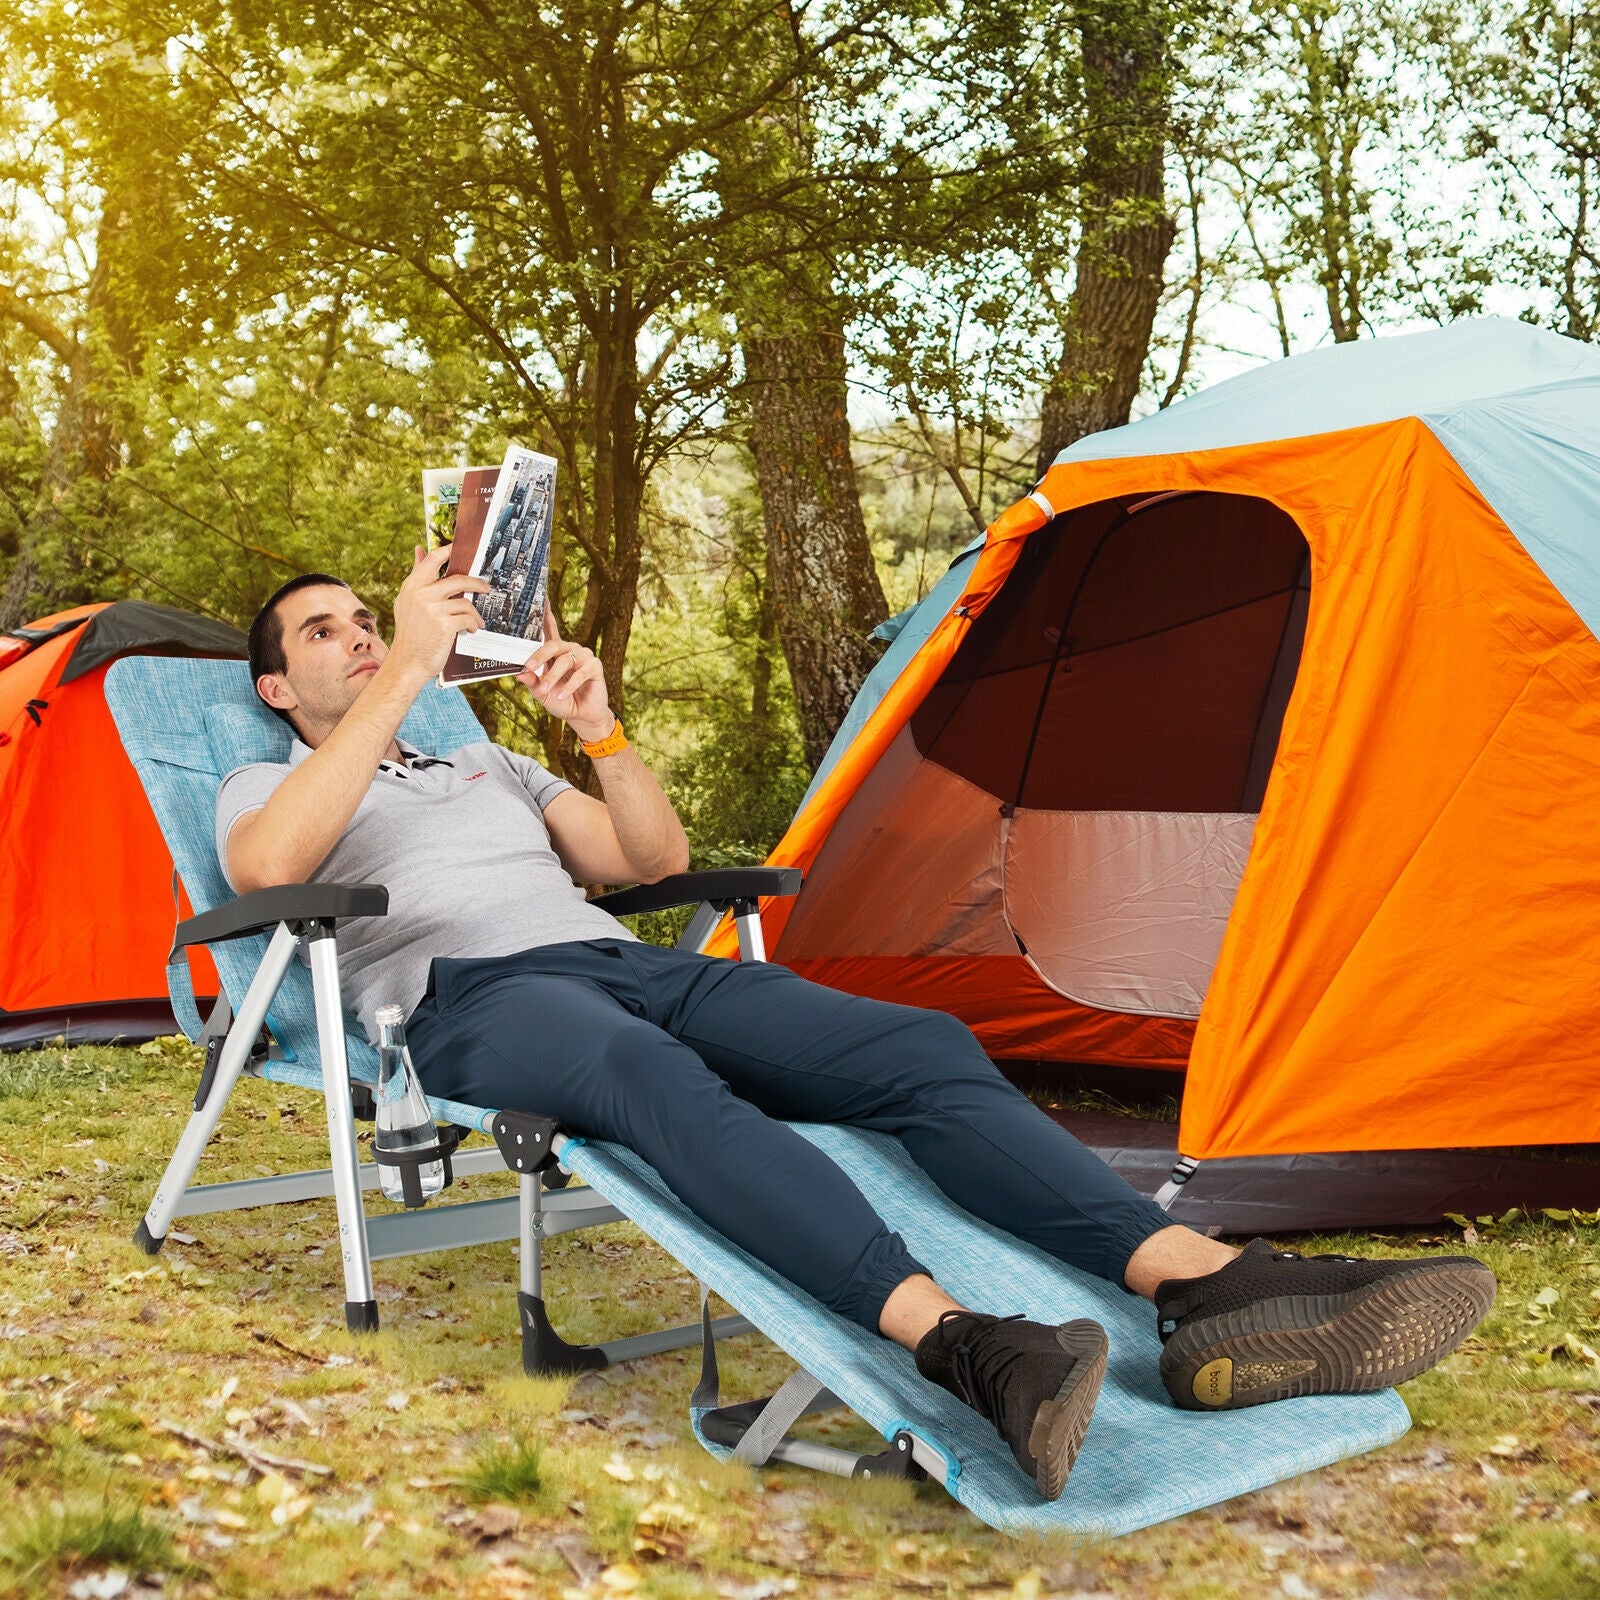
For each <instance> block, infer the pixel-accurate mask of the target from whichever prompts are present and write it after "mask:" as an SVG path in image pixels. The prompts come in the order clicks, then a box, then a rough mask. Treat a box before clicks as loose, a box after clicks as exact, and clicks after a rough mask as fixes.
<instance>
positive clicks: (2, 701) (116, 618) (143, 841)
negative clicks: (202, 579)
mask: <svg viewBox="0 0 1600 1600" xmlns="http://www.w3.org/2000/svg"><path fill="white" fill-rule="evenodd" d="M131 653H144V654H149V653H154V654H160V655H203V656H242V655H244V653H245V638H244V635H243V634H242V633H240V632H239V631H238V629H237V628H231V627H229V626H228V625H227V624H226V623H221V622H214V621H212V620H211V619H209V618H207V617H197V616H194V615H192V614H191V613H189V612H187V611H180V610H178V609H177V608H175V607H173V606H163V605H153V604H150V603H148V602H146V601H142V600H122V601H116V602H113V603H110V604H108V603H106V602H103V601H102V602H97V603H95V604H92V605H85V606H75V607H73V608H72V609H71V610H68V611H60V612H56V613H55V614H54V615H52V616H47V617H41V618H40V619H39V620H38V621H36V622H32V623H29V624H28V625H27V626H25V627H21V628H17V629H14V630H12V631H11V632H9V633H4V634H0V1048H8V1049H20V1048H23V1047H25V1046H28V1045H35V1044H41V1043H43V1042H45V1041H46V1040H49V1039H54V1038H56V1037H58V1036H59V1037H64V1038H66V1039H67V1040H68V1041H69V1042H73V1043H88V1042H92V1041H95V1040H108V1039H141V1038H143V1039H148V1038H150V1037H151V1036H152V1035H155V1034H164V1033H173V1032H175V1031H176V1029H177V1024H176V1023H175V1022H174V1021H173V1016H172V1006H171V1004H170V1002H169V1001H168V999H167V980H166V962H167V950H168V946H170V944H171V943H172V929H173V924H174V921H175V920H176V918H177V917H178V916H179V915H180V914H181V915H187V914H188V906H187V902H185V901H182V900H181V899H180V900H179V901H177V902H176V903H175V901H174V884H173V876H172V857H171V855H170V854H169V853H168V850H167V846H166V843H165V841H164V840H163V839H162V837H161V830H160V829H159V828H158V827H157V826H156V819H155V817H154V816H153V815H152V814H151V811H150V804H149V802H148V801H147V800H146V799H145V797H144V790H143V789H142V788H141V787H140V785H139V779H138V777H137V775H136V774H135V772H134V770H133V766H132V764H131V763H130V762H129V760H128V758H127V756H126V755H125V754H124V753H123V749H122V741H121V740H120V739H119V738H118V737H117V730H116V728H115V726H114V725H113V724H112V721H111V712H110V710H109V708H108V707H107V705H106V701H105V676H106V669H107V668H108V667H109V666H110V664H111V663H112V662H113V661H114V660H116V659H117V658H118V657H119V656H124V655H128V654H131ZM192 967H193V975H194V982H195V987H196V989H197V990H198V992H199V993H201V994H212V995H214V994H215V993H216V985H217V978H216V971H215V969H214V968H213V967H212V965H211V958H210V957H209V956H208V955H206V954H205V952H204V951H196V952H194V956H193V958H192Z"/></svg>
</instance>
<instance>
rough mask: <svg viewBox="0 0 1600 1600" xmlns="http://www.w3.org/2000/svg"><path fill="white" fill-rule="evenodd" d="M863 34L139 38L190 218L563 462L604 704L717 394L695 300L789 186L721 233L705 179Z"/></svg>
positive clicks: (563, 500)
mask: <svg viewBox="0 0 1600 1600" xmlns="http://www.w3.org/2000/svg"><path fill="white" fill-rule="evenodd" d="M872 15H873V13H872V12H871V10H870V8H863V9H860V10H858V11H857V12H855V13H852V14H849V15H841V16H839V17H836V18H830V19H828V20H826V21H824V22H820V23H818V24H816V25H813V24H812V23H811V21H810V19H809V18H807V17H806V16H805V15H804V14H803V13H800V12H793V13H791V12H790V11H789V10H787V9H785V8H784V7H781V6H780V7H777V8H774V7H772V6H770V5H767V4H758V3H756V0H694V3H691V4H687V5H685V4H673V5H667V4H665V3H663V0H652V3H648V4H644V5H636V4H622V3H620V0H602V3H599V4H580V3H578V0H563V3H560V4H557V5H554V6H551V7H546V8H543V9H535V10H531V11H530V10H528V9H527V8H525V7H522V6H520V5H514V4H512V3H511V0H429V3H426V4H415V3H406V4H400V3H378V4H362V5H359V6H357V5H355V4H353V3H352V0H342V3H340V0H336V3H330V4H328V5H324V6H320V7H316V8H310V9H308V8H305V7H299V6H290V5H288V4H275V3H269V4H263V5H256V6H250V7H248V8H247V7H244V6H242V5H241V6H235V5H231V4H229V3H227V0H213V3H212V4H211V5H209V6H207V7H204V8H202V10H201V11H200V12H199V13H198V14H195V15H192V14H191V13H190V12H188V11H185V12H183V13H182V14H180V13H178V12H177V11H173V12H172V14H171V15H170V17H166V18H165V19H164V21H163V20H161V19H158V24H157V27H156V32H157V33H159V34H160V35H161V36H162V37H163V40H166V39H171V40H181V41H182V44H183V51H184V54H183V59H182V65H181V84H182V96H181V98H182V100H183V101H184V103H185V105H186V106H187V107H188V108H189V110H188V112H187V113H186V116H185V118H184V119H183V122H182V123H181V124H180V123H179V122H177V121H175V122H174V124H173V127H174V131H175V133H176V134H179V135H184V136H185V137H186V140H187V142H186V145H185V153H186V157H187V158H188V159H189V160H190V161H191V162H192V164H193V167H194V170H195V172H196V174H197V178H198V181H197V183H196V186H195V190H194V193H193V195H192V197H191V205H192V206H193V207H196V208H204V209H205V210H206V211H207V212H208V213H209V214H210V215H211V216H212V217H213V218H214V219H224V220H225V225H226V227H227V229H228V230H229V233H230V237H231V238H232V240H233V241H234V248H235V249H236V250H239V251H241V252H243V251H250V252H254V253H255V255H256V256H257V258H258V261H259V266H258V267H257V269H256V277H257V281H259V282H260V283H261V284H263V285H272V286H277V287H281V286H282V285H283V284H285V283H297V284H299V285H300V286H301V288H302V292H304V290H305V289H306V288H307V287H309V286H310V285H312V284H314V283H315V282H316V281H317V279H318V277H319V275H321V274H323V273H325V272H326V270H327V267H328V264H329V263H330V262H335V263H337V264H338V265H339V267H340V268H341V270H343V271H346V272H348V273H349V274H350V275H351V277H352V282H353V292H354V293H355V294H356V296H357V297H358V298H359V299H360V300H361V301H362V302H363V303H365V304H366V305H368V306H370V307H371V308H372V309H373V311H374V312H375V313H377V314H379V315H381V316H383V317H385V318H389V319H392V320H393V321H394V322H396V323H397V324H399V325H400V326H401V327H402V328H404V329H405V330H406V332H407V333H408V335H409V336H410V337H412V338H413V339H415V340H416V341H417V342H418V343H419V344H420V346H421V347H422V348H424V349H425V350H427V351H428V352H430V353H431V354H433V355H435V356H437V355H438V354H440V353H442V352H444V351H446V350H457V351H470V352H471V353H472V354H473V355H474V356H475V357H476V358H477V359H479V360H480V361H481V362H482V363H483V364H484V367H485V369H486V371H487V373H488V375H489V395H488V401H489V403H490V404H491V405H492V406H493V407H494V408H495V412H496V414H497V416H498V419H499V421H500V422H501V424H502V425H503V427H504V428H505V430H506V431H507V432H508V433H511V434H515V435H519V436H521V437H524V438H526V439H527V440H528V442H530V443H533V444H536V445H539V446H542V447H543V448H546V449H548V450H549V451H550V452H551V453H552V454H554V455H555V456H556V457H557V458H558V460H559V461H560V462H561V467H562V473H563V478H562V491H561V495H560V500H559V504H560V507H561V515H562V519H563V520H562V529H563V534H564V541H563V549H562V552H561V556H562V559H561V560H560V561H558V562H557V563H556V568H555V572H554V579H555V585H556V593H557V599H558V603H560V604H563V605H564V608H565V609H566V610H567V611H568V612H572V611H576V612H577V615H576V617H569V625H570V627H571V629H572V632H573V634H574V636H575V637H577V638H579V639H581V640H582V641H583V642H584V643H586V644H589V645H590V646H591V647H593V648H594V649H595V650H596V652H597V654H598V655H599V656H600V659H601V661H602V663H603V665H604V667H605V671H606V677H607V682H608V685H609V687H610V689H611V692H612V695H613V698H614V701H615V703H617V704H619V705H620V704H621V702H622V698H623V692H624V674H623V666H624V661H625V658H626V652H627V644H628V637H629V633H630V630H631V627H632V622H633V615H634V608H635V600H636V596H637V590H638V581H639V573H640V566H641V561H642V557H643V545H642V536H643V534H642V530H643V511H644V506H645V500H646V489H647V485H648V482H649V479H650V476H651V474H652V472H653V471H654V470H655V469H656V468H657V467H658V466H659V465H660V464H661V463H662V461H664V460H665V459H667V458H668V457H670V456H671V455H672V454H673V453H674V452H675V451H678V450H680V449H682V448H684V447H685V446H686V445H688V444H690V443H692V442H693V441H695V440H696V439H699V438H703V437H704V436H705V435H706V433H707V432H708V431H709V430H710V429H711V428H712V427H713V426H714V425H715V424H716V423H717V421H718V420H719V417H718V414H717V408H718V407H719V406H720V404H721V402H722V400H723V397H724V395H725V394H726V392H727V389H728V387H729V384H730V381H731V379H732V376H733V371H734V366H733V356H732V350H731V335H730V329H729V327H728V325H727V322H726V320H725V316H724V315H723V314H721V313H719V312H718V311H717V310H715V309H713V308H712V306H711V305H710V301H711V299H712V296H711V295H710V294H708V289H710V288H712V287H714V284H715V281H716V275H717V274H718V273H720V272H723V271H725V270H726V267H727V259H726V254H727V244H728V242H729V241H730V240H733V239H735V238H758V237H760V230H759V229H758V228H757V227H756V226H755V223H756V222H757V221H758V219H759V217H760V216H761V215H764V214H771V213H774V212H776V211H779V210H781V209H782V208H784V207H786V206H788V205H791V204H792V203H793V202H794V199H795V197H796V195H797V194H798V193H799V192H800V190H801V189H802V188H803V187H804V186H805V183H806V182H807V181H808V180H806V179H805V178H804V176H803V175H797V176H796V177H794V178H793V179H791V180H789V181H786V182H783V181H780V182H779V183H777V184H775V185H773V186H771V187H770V188H767V189H763V190H761V191H759V192H757V191H753V190H745V191H743V200H742V205H743V209H740V210H730V209H729V208H728V207H727V206H725V205H720V204H718V203H717V200H716V194H717V189H716V184H715V182H714V176H715V171H716V168H717V166H718V165H719V164H729V163H731V164H733V165H735V166H738V165H740V164H744V163H748V164H751V165H755V164H759V162H760V161H761V159H762V156H761V149H760V146H761V143H762V140H763V139H764V138H765V137H766V135H765V134H764V132H763V126H762V119H763V117H764V115H765V113H766V112H767V111H768V110H769V108H771V107H773V106H774V105H775V104H777V103H779V102H780V101H782V99H783V98H784V97H785V96H786V95H788V94H789V93H790V92H791V88H792V85H793V83H794V82H795V80H796V78H797V77H799V76H801V75H803V74H805V73H806V72H808V71H809V70H810V69H811V67H812V65H813V64H814V63H815V62H816V61H818V60H820V59H823V58H825V57H826V56H828V55H829V53H830V52H833V51H836V50H838V49H839V48H840V47H841V46H842V45H843V44H844V43H845V42H847V41H849V40H850V39H853V38H857V37H860V36H861V35H862V34H863V33H864V32H865V31H866V29H867V27H868V25H869V23H870V21H871V19H872ZM151 42H152V43H153V42H154V40H153V39H152V41H151ZM185 129H199V130H201V134H200V136H199V137H198V138H196V137H195V136H194V135H193V134H192V133H188V134H186V135H185ZM563 748H565V746H564V747H563Z"/></svg>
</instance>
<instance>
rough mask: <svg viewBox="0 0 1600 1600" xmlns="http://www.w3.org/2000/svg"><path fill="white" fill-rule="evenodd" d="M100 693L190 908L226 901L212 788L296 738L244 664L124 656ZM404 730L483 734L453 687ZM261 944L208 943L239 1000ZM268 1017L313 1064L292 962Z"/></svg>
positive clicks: (354, 1046)
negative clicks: (261, 697) (265, 701)
mask: <svg viewBox="0 0 1600 1600" xmlns="http://www.w3.org/2000/svg"><path fill="white" fill-rule="evenodd" d="M105 693H106V703H107V704H108V705H109V706H110V708H111V716H112V719H113V721H115V723H116V725H117V732H118V734H119V735H120V736H121V739H122V746H123V748H124V749H125V750H126V751H127V752H128V757H129V759H130V760H131V761H132V762H133V766H134V770H135V771H136V772H137V773H138V774H139V781H140V783H142V784H143V785H144V792H145V794H146V795H147V796H148V797H149V800H150V809H151V810H152V811H154V812H155V817H156V821H157V823H158V824H159V825H160V828H161V832H162V834H163V835H164V836H165V838H166V841H167V847H168V848H169V849H170V850H171V851H172V859H173V863H174V865H176V867H177V869H178V874H179V876H180V877H181V878H182V879H183V886H184V889H185V891H186V892H187V894H188V896H189V903H190V905H192V906H193V907H194V909H195V910H196V911H197V912H199V911H209V910H210V909H211V908H212V907H213V906H216V905H221V904H223V903H224V902H225V901H228V900H231V899H233V891H232V890H231V889H230V888H229V887H228V884H227V880H226V879H225V878H224V877H223V876H222V869H221V866H220V864H219V863H218V861H217V850H216V842H215V841H216V807H217V790H218V789H219V788H220V787H221V784H222V780H223V778H225V777H226V776H227V775H228V773H230V772H232V771H233V770H234V769H235V768H236V767H242V766H247V765H248V764H249V763H251V762H253V761H287V760H288V759H289V747H290V742H291V738H292V735H291V734H290V732H289V729H288V728H287V727H286V726H285V724H284V723H283V722H281V721H280V720H279V719H278V718H277V717H275V716H274V715H273V714H272V713H271V712H270V711H268V710H267V708H266V707H265V706H264V705H262V703H261V701H260V700H259V699H258V698H257V696H256V692H255V688H254V686H253V685H252V683H251V681H250V668H249V665H248V663H246V662H243V661H209V660H188V659H185V660H179V659H175V658H173V657H169V656H125V657H124V658H123V659H122V660H120V661H118V662H115V663H114V664H113V665H112V667H111V669H110V671H109V672H107V674H106V690H105ZM400 737H401V738H402V739H404V740H405V741H406V742H407V743H408V744H410V745H412V746H414V747H415V748H416V749H418V750H421V751H422V752H423V753H424V754H425V755H432V756H444V755H449V754H450V752H451V751H452V750H459V749H460V748H461V746H462V745H465V744H473V743H476V742H477V741H478V740H481V739H482V738H483V737H484V733H483V729H482V728H481V727H479V725H478V721H477V718H475V717H474V716H473V714H472V711H471V709H470V708H469V707H468V705H467V702H466V698H465V697H464V696H463V695H462V693H461V691H460V690H459V689H441V688H439V687H437V686H436V685H434V684H429V685H428V687H427V688H426V689H424V690H423V692H422V693H421V694H420V695H419V696H418V697H417V701H416V704H415V705H414V706H412V708H411V710H410V712H409V713H408V714H407V716H406V719H405V721H404V722H403V723H402V724H401V725H400ZM266 948H267V939H266V936H265V935H262V936H259V937H254V938H248V939H233V940H229V941H228V942H226V943H224V944H217V945H213V946H212V947H211V954H212V957H213V958H214V959H215V961H216V964H217V972H218V974H219V976H220V977H221V979H222V983H223V987H224V988H225V989H226V990H227V993H228V998H229V999H230V1000H231V1001H232V1002H233V1004H234V1005H235V1007H237V1005H238V1003H239V1001H240V1000H242V999H243V998H244V992H245V990H246V989H247V988H248V987H249V985H250V979H251V978H252V976H253V975H254V973H255V969H256V967H257V965H258V964H259V963H260V960H261V957H262V955H263V954H264V953H265V952H266ZM176 999H177V997H176V996H174V1000H175V1002H176ZM346 1020H347V1027H346V1032H347V1033H348V1034H349V1035H350V1040H349V1048H350V1067H351V1071H352V1072H353V1073H355V1074H356V1075H357V1076H360V1077H364V1078H366V1077H371V1076H373V1075H374V1074H375V1072H376V1068H377V1056H376V1054H375V1052H374V1051H373V1050H372V1048H371V1047H370V1046H369V1045H368V1044H367V1041H366V1038H365V1035H364V1034H363V1033H362V1031H361V1029H360V1027H359V1026H358V1025H357V1024H356V1023H355V1022H354V1021H353V1019H350V1018H349V1017H348V1016H347V1019H346ZM269 1022H270V1025H271V1028H272V1032H273V1035H274V1037H275V1038H276V1039H277V1040H278V1041H279V1043H280V1044H281V1045H282V1046H283V1047H284V1051H285V1054H287V1055H289V1056H291V1058H292V1059H299V1060H301V1061H304V1062H307V1063H311V1062H315V1061H317V1060H318V1056H317V1029H316V1012H315V1008H314V1006H313V1004H312V995H311V977H310V974H309V972H307V971H306V970H305V969H304V968H303V967H302V966H300V965H299V964H298V963H296V964H294V965H293V966H292V967H291V968H290V971H289V975H288V977H287V978H286V979H285V980H284V983H283V986H282V987H281V988H280V989H279V991H278V995H277V998H276V999H275V1001H274V1002H273V1006H272V1009H271V1012H270V1014H269Z"/></svg>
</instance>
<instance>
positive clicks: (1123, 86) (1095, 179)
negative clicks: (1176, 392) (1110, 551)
mask: <svg viewBox="0 0 1600 1600" xmlns="http://www.w3.org/2000/svg"><path fill="white" fill-rule="evenodd" d="M1134 9H1135V10H1137V9H1138V8H1134ZM1152 9H1153V8H1152ZM1083 70H1084V80H1085V90H1086V98H1087V103H1088V112H1089V128H1090V132H1089V136H1088V138H1087V140H1086V141H1085V150H1084V158H1085V159H1084V180H1083V200H1082V203H1083V236H1082V239H1081V242H1080V243H1079V246H1078V257H1077V277H1076V281H1075V283H1074V285H1073V291H1072V300H1071V304H1070V305H1069V307H1068V310H1067V321H1066V327H1065V328H1064V330H1063V336H1062V341H1061V355H1060V358H1059V360H1058V361H1057V363H1056V369H1055V372H1054V373H1053V374H1052V377H1051V382H1050V387H1049V388H1048V389H1047V390H1046V391H1045V396H1044V404H1043V407H1042V410H1041V414H1040V429H1039V467H1038V470H1039V476H1040V477H1041V478H1042V477H1043V476H1044V474H1045V472H1046V471H1047V470H1048V469H1049V466H1050V463H1051V462H1052V461H1054V460H1055V458H1056V456H1057V455H1058V454H1059V453H1060V452H1061V451H1062V450H1065V449H1066V447H1067V446H1068V445H1069V444H1071V443H1072V442H1073V441H1074V440H1076V439H1081V438H1082V437H1083V436H1084V435H1085V434H1089V433H1098V432H1100V431H1101V430H1102V429H1103V428H1115V427H1119V426H1120V425H1121V424H1122V423H1124V422H1126V421H1127V420H1128V413H1129V411H1130V409H1131V408H1132V406H1133V400H1134V396H1135V395H1137V394H1138V392H1139V381H1140V377H1141V375H1142V373H1143V370H1144V360H1145V356H1146V354H1147V353H1148V351H1149V349H1150V330H1151V327H1152V325H1153V324H1154V322H1155V314H1156V307H1157V305H1158V304H1159V303H1160V300H1161V275H1162V269H1163V268H1164V266H1165V265H1166V259H1167V252H1168V251H1169V250H1170V249H1171V248H1172V241H1173V239H1174V237H1175V236H1176V234H1177V224H1176V223H1175V222H1174V221H1173V219H1172V217H1171V216H1169V215H1168V214H1167V212H1166V210H1165V208H1164V199H1165V189H1164V186H1163V183H1162V167H1163V164H1164V161H1165V156H1166V138H1165V130H1166V124H1167V112H1168V97H1169V89H1168V83H1167V72H1166V39H1165V36H1164V33H1163V30H1162V26H1161V24H1160V23H1159V22H1158V21H1156V20H1155V18H1154V17H1153V16H1152V15H1150V14H1149V13H1147V14H1146V15H1144V16H1142V17H1141V16H1135V17H1134V18H1132V19H1130V20H1129V21H1128V22H1127V23H1126V25H1125V26H1123V27H1121V28H1118V29H1116V30H1115V31H1113V30H1112V29H1111V28H1109V27H1108V28H1104V29H1102V28H1101V27H1100V26H1097V25H1095V24H1093V23H1089V22H1086V23H1085V24H1084V28H1083Z"/></svg>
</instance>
